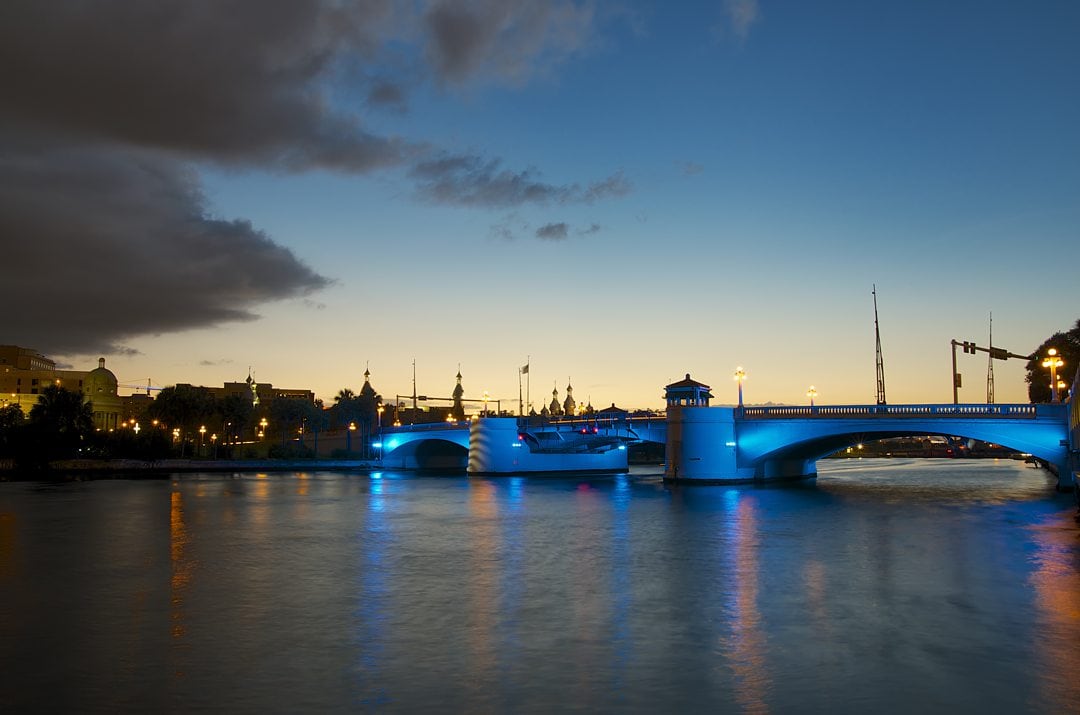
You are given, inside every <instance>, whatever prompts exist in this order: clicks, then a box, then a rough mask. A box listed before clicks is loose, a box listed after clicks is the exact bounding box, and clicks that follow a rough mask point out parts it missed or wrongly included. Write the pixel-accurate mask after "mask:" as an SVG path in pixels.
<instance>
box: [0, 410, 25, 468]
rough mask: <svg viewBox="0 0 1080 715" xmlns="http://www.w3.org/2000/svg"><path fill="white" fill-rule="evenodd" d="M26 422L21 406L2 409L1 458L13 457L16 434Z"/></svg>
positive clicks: (0, 418) (0, 417)
mask: <svg viewBox="0 0 1080 715" xmlns="http://www.w3.org/2000/svg"><path fill="white" fill-rule="evenodd" d="M25 420H26V418H25V417H24V416H23V411H22V408H21V407H19V405H17V404H14V405H7V406H6V407H0V457H9V456H11V453H12V447H13V445H14V444H15V435H16V432H17V431H18V429H19V427H20V426H21V425H22V423H23V422H24V421H25Z"/></svg>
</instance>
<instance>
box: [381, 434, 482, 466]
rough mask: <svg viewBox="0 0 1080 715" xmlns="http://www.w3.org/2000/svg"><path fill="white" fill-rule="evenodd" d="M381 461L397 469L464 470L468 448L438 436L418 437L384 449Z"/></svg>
mask: <svg viewBox="0 0 1080 715" xmlns="http://www.w3.org/2000/svg"><path fill="white" fill-rule="evenodd" d="M466 436H467V433H466ZM382 461H383V466H385V467H396V468H398V469H436V470H447V471H458V470H460V471H464V470H465V469H466V468H467V467H468V466H469V448H468V446H466V445H462V444H459V443H458V442H454V441H451V440H448V439H441V438H438V437H426V438H418V439H413V440H410V441H408V442H403V443H400V444H397V445H396V446H394V447H393V448H392V449H391V450H389V451H384V452H383V459H382Z"/></svg>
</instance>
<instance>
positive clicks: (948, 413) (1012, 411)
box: [735, 405, 1038, 419]
mask: <svg viewBox="0 0 1080 715" xmlns="http://www.w3.org/2000/svg"><path fill="white" fill-rule="evenodd" d="M735 415H736V417H737V418H739V417H741V418H743V419H768V418H789V419H790V418H796V417H806V418H829V419H837V418H852V419H862V418H867V417H870V418H879V417H911V418H925V417H956V418H970V417H1001V418H1006V419H1034V418H1035V417H1037V416H1038V411H1037V405H823V406H817V405H815V406H814V407H810V406H788V405H784V406H767V407H765V406H761V407H743V408H741V409H736V411H735Z"/></svg>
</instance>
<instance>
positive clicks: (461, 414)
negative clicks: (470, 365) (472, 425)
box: [450, 363, 465, 420]
mask: <svg viewBox="0 0 1080 715" xmlns="http://www.w3.org/2000/svg"><path fill="white" fill-rule="evenodd" d="M464 395H465V388H464V387H462V386H461V363H458V368H457V384H456V385H454V392H453V398H454V406H453V407H451V408H450V414H451V415H453V417H454V419H456V420H463V419H465V406H464V405H462V404H461V398H462V397H463V396H464Z"/></svg>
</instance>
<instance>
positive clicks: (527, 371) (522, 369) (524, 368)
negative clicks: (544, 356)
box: [521, 365, 529, 375]
mask: <svg viewBox="0 0 1080 715" xmlns="http://www.w3.org/2000/svg"><path fill="white" fill-rule="evenodd" d="M521 374H522V375H528V374H529V366H528V365H526V366H525V367H523V368H521Z"/></svg>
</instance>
